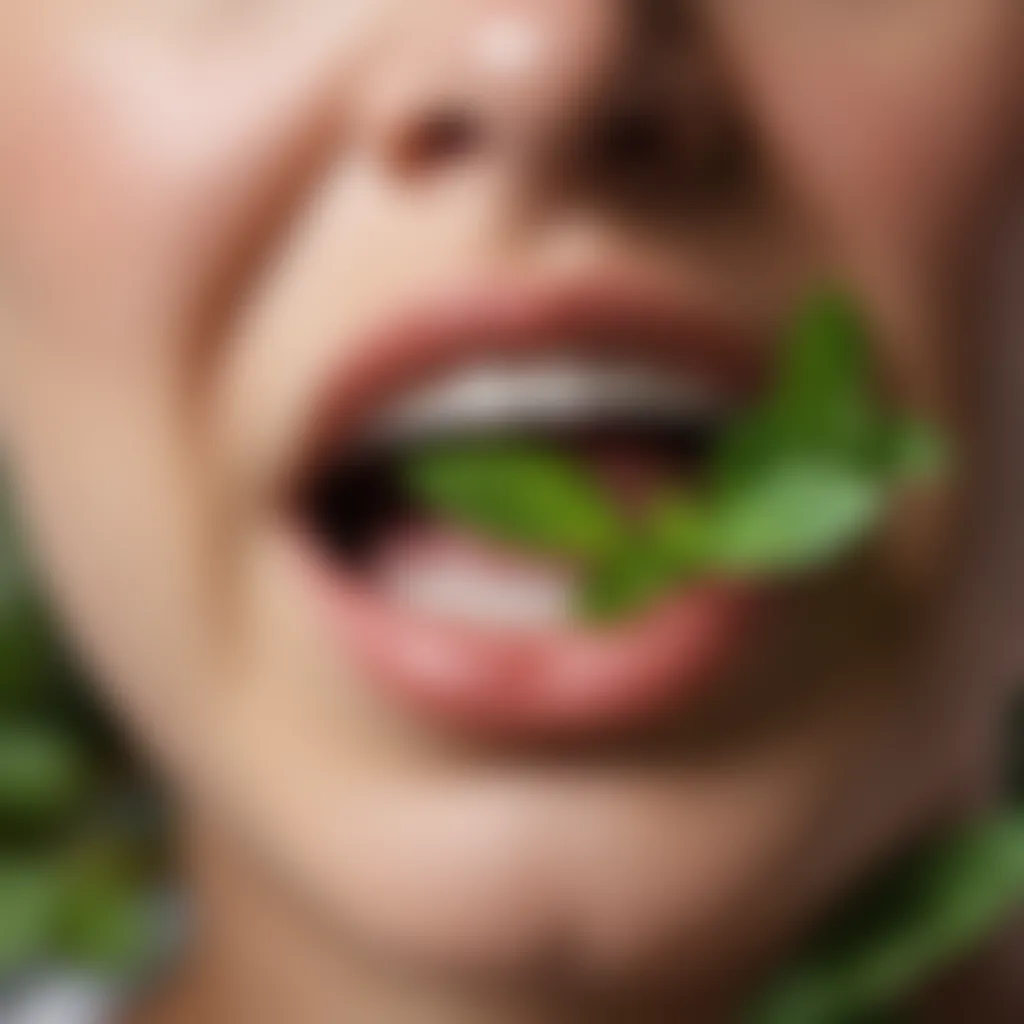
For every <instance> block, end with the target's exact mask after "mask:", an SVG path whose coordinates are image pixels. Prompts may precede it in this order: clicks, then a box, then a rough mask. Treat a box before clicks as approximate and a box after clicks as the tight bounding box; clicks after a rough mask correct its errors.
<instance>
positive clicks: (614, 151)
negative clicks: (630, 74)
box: [595, 106, 673, 176]
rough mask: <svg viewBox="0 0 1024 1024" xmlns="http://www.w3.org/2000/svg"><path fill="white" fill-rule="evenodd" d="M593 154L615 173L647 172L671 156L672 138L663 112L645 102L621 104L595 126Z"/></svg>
mask: <svg viewBox="0 0 1024 1024" xmlns="http://www.w3.org/2000/svg"><path fill="white" fill-rule="evenodd" d="M595 143H596V157H597V160H598V162H599V164H600V166H601V167H603V168H604V169H605V170H606V171H609V172H611V173H612V174H615V175H623V176H635V175H637V174H638V173H644V172H650V171H651V170H653V169H655V168H657V167H658V166H659V165H660V164H662V163H663V162H664V161H665V160H666V159H667V158H669V157H670V156H671V152H672V149H673V140H672V138H671V131H670V128H669V126H668V124H667V123H666V120H665V117H664V115H663V114H662V113H661V112H659V111H657V110H655V109H653V108H651V107H649V106H632V107H623V108H620V109H618V110H616V111H614V112H613V113H611V114H610V115H609V116H608V117H606V118H605V119H604V120H603V121H602V122H601V124H600V125H599V126H598V128H597V136H596V140H595Z"/></svg>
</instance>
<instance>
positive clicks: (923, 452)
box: [409, 289, 946, 620]
mask: <svg viewBox="0 0 1024 1024" xmlns="http://www.w3.org/2000/svg"><path fill="white" fill-rule="evenodd" d="M873 376H874V375H873V373H872V367H871V360H870V347H869V345H868V336H867V331H866V328H865V326H864V324H863V322H862V321H861V318H860V316H859V315H858V313H857V311H856V310H855V308H854V307H853V305H852V304H851V303H850V301H849V300H848V299H846V298H845V297H844V296H843V295H842V294H841V293H840V292H839V291H837V290H835V289H827V290H824V291H822V292H821V293H819V294H818V295H816V296H814V297H812V299H811V300H810V301H809V302H808V303H807V304H806V306H805V307H804V308H803V309H802V310H801V312H800V315H799V316H798V317H797V319H796V322H795V324H794V327H793V329H792V331H791V333H790V336H789V338H788V339H787V340H786V342H785V344H784V345H783V346H782V350H781V353H780V358H779V363H778V370H777V374H776V379H775V382H774V386H773V387H772V389H771V390H770V391H769V393H768V395H767V396H766V397H765V399H764V400H763V401H762V402H760V403H759V404H758V405H757V406H756V407H755V408H754V409H752V410H750V411H749V412H748V413H747V414H745V415H743V416H742V417H740V418H739V419H738V420H737V421H736V422H734V423H733V424H732V425H731V426H730V427H729V428H727V430H726V432H725V436H724V438H723V439H722V440H721V442H720V444H719V445H718V447H717V449H716V452H715V456H714V462H713V465H712V466H711V472H710V474H709V476H710V483H709V487H708V490H707V493H705V494H703V495H702V496H700V497H692V496H690V495H683V494H681V493H679V494H676V493H670V494H668V495H667V496H666V497H665V498H664V500H663V501H662V502H660V503H659V504H658V505H657V506H656V507H655V508H654V510H653V511H652V512H651V513H650V514H649V515H648V516H647V517H646V518H645V519H644V520H643V521H641V522H639V523H631V524H629V523H626V522H624V521H623V519H622V517H621V516H620V515H619V514H618V513H617V512H616V511H615V509H614V506H613V503H612V501H611V499H610V498H609V497H608V496H607V495H605V494H604V493H602V491H601V490H600V488H599V487H598V486H597V485H596V483H595V482H594V480H592V479H591V478H590V476H589V475H588V474H587V473H586V472H585V471H584V470H583V469H582V468H581V467H580V466H579V465H577V464H576V463H575V462H574V461H573V460H572V459H571V458H570V457H569V456H565V455H561V454H559V453H557V452H555V451H548V450H546V449H544V448H542V447H539V446H536V445H515V444H509V443H508V442H505V443H494V444H486V443H479V444H476V445H463V446H457V447H450V448H447V449H441V450H437V451H434V452H430V453H427V454H426V455H424V456H423V457H422V458H421V459H420V460H419V461H417V462H416V463H415V464H414V465H413V466H412V467H411V470H410V474H409V483H410V486H411V488H412V490H413V492H414V493H415V494H416V495H418V496H419V498H420V499H421V500H423V501H425V502H426V503H427V505H428V506H431V507H433V508H436V509H439V510H440V511H441V512H443V513H444V514H446V515H449V516H451V517H452V518H454V519H456V520H458V521H461V522H464V523H466V524H468V525H470V526H472V527H474V528H476V529H479V530H481V531H483V532H485V533H487V534H489V535H490V536H493V537H496V538H498V539H500V540H503V541H509V542H511V543H514V544H519V545H522V546H523V547H526V548H529V549H532V550H539V551H542V552H548V553H554V554H559V555H564V556H567V557H569V558H572V559H575V560H578V561H580V562H581V563H582V564H583V566H584V569H585V580H584V584H583V586H582V588H581V593H580V609H581V612H582V613H583V614H584V615H585V616H586V617H588V618H591V619H597V620H608V619H612V618H618V617H622V616H625V615H627V614H629V613H631V612H632V611H634V610H635V609H637V608H639V607H641V606H642V605H644V604H647V603H649V602H651V601H653V600H655V599H656V598H657V597H658V596H659V595H660V594H662V593H663V592H664V591H666V590H667V589H669V588H671V587H673V586H676V585H679V584H680V583H683V582H685V581H687V580H692V579H693V578H695V577H706V576H709V575H714V574H719V575H726V576H729V575H739V576H749V575H760V574H765V573H770V572H799V571H805V570H808V569H811V568H813V567H815V566H817V565H820V564H823V563H825V562H827V561H830V560H832V559H834V558H837V557H839V556H841V555H842V554H844V552H846V551H847V550H849V549H850V548H852V547H853V546H854V545H855V544H856V543H857V542H858V541H859V540H860V539H861V538H862V537H863V536H864V535H866V533H867V532H868V531H869V530H871V529H872V528H873V527H874V526H875V525H876V524H877V523H878V522H879V520H880V519H881V517H882V515H883V514H884V512H885V507H886V503H887V500H888V499H889V497H890V496H891V494H892V492H893V490H894V489H895V488H897V487H899V486H901V485H903V484H904V483H906V482H908V481H920V480H931V479H934V477H935V476H936V475H937V474H938V473H939V472H941V471H942V469H943V468H944V466H945V463H946V453H945V451H944V447H943V444H942V441H941V438H940V436H939V435H938V433H937V432H936V431H934V430H932V429H931V428H930V427H928V426H927V425H925V424H922V423H918V422H915V421H910V420H906V419H903V418H899V417H894V416H893V415H891V414H890V413H889V412H888V410H886V409H885V408H884V407H883V405H882V403H881V401H880V400H879V398H878V397H877V395H876V388H875V387H874V383H875V382H874V379H873Z"/></svg>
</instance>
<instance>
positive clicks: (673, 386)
mask: <svg viewBox="0 0 1024 1024" xmlns="http://www.w3.org/2000/svg"><path fill="white" fill-rule="evenodd" d="M357 352H358V353H359V354H358V355H356V356H352V357H350V358H349V361H348V362H347V364H346V365H345V366H344V367H342V368H341V369H340V371H339V373H338V374H337V376H336V378H335V379H333V380H332V381H331V382H330V383H329V387H328V390H327V393H326V394H325V395H324V397H323V400H322V402H321V403H320V404H319V406H318V409H317V411H318V413H319V415H318V416H316V417H315V424H316V429H315V430H314V431H312V433H311V441H310V444H309V446H308V457H307V458H306V459H305V460H303V468H302V471H301V473H300V474H299V476H298V483H297V487H296V488H295V500H294V501H293V502H291V504H290V508H291V509H292V510H293V516H292V522H293V524H294V526H295V527H296V528H297V529H295V530H294V531H293V533H294V534H295V535H297V536H298V537H299V539H300V542H301V543H300V550H301V552H302V556H303V561H304V564H305V565H306V567H307V568H308V569H309V570H310V577H311V579H312V580H313V582H314V585H315V588H316V590H317V592H318V594H319V597H320V605H321V607H322V608H323V609H324V610H325V611H326V619H327V623H328V629H329V632H330V633H332V634H333V635H334V637H335V638H336V642H340V645H341V649H342V652H343V656H344V657H346V658H348V659H349V661H354V662H356V663H357V664H358V667H359V668H360V669H362V674H363V675H364V676H365V677H366V678H368V679H369V680H371V681H372V682H373V683H374V684H379V685H380V687H381V688H382V689H383V690H384V691H385V692H386V694H388V695H389V696H390V697H393V698H395V699H396V700H397V701H398V702H399V703H401V704H404V705H408V706H411V707H412V708H414V709H415V710H417V711H419V712H423V713H426V714H427V715H428V717H430V718H432V719H435V720H438V721H440V722H441V723H442V724H445V725H449V726H454V727H456V728H458V729H460V730H468V731H471V732H475V733H481V732H483V733H488V734H497V735H504V736H525V737H531V738H536V737H547V736H552V735H555V736H557V735H564V734H588V735H589V734H592V733H595V732H605V731H609V730H619V729H623V728H628V727H631V726H635V725H638V724H641V723H643V722H649V721H652V720H660V719H663V718H664V716H665V715H667V714H671V713H673V712H676V711H681V710H683V709H685V707H686V706H688V705H689V704H690V703H692V702H693V701H696V700H697V699H698V698H699V697H700V696H701V695H702V694H704V693H705V692H706V691H707V690H708V689H709V687H710V686H711V685H712V684H713V682H714V680H716V679H719V678H722V677H723V676H724V675H725V673H726V670H727V668H728V667H729V665H730V663H731V662H732V660H733V659H734V657H735V655H736V653H737V651H738V650H739V649H740V648H742V646H743V640H744V637H743V634H744V633H745V632H747V631H748V629H749V627H750V623H751V621H752V615H751V612H752V610H753V607H754V605H755V604H757V603H758V601H757V598H758V595H757V593H756V592H755V589H756V588H755V587H754V585H753V584H746V583H743V584H741V583H737V582H728V583H725V582H721V583H716V582H713V581H712V582H703V583H701V584H699V585H693V586H691V587H687V588H680V589H678V590H676V591H672V592H669V593H668V594H667V595H665V596H664V597H663V598H662V599H661V600H659V601H658V602H657V603H656V604H654V605H653V606H651V607H649V608H647V609H645V610H643V611H640V612H638V613H636V614H634V615H632V616H630V617H627V618H626V619H625V620H624V621H619V622H615V623H610V624H607V623H606V624H593V623H586V622H582V621H580V619H579V618H578V616H577V614H576V603H575V595H576V594H577V593H578V590H579V587H580V581H581V572H582V566H581V565H580V564H579V563H578V562H575V561H574V560H573V558H572V557H569V556H566V555H564V554H555V553H551V554H544V553H537V552H536V551H534V552H526V551H524V550H522V549H519V548H517V547H516V546H514V545H512V544H507V543H503V542H501V541H499V540H495V539H494V538H493V537H485V536H483V535H482V534H481V533H480V532H479V531H477V530H476V529H474V528H473V527H472V526H470V525H468V524H466V523H465V522H461V521H458V520H457V519H456V518H455V517H452V516H450V515H447V514H445V513H444V512H443V511H441V510H438V509H437V508H434V507H428V506H427V504H426V503H425V502H424V501H423V500H422V497H421V496H420V495H418V494H417V493H415V491H414V489H413V488H411V487H410V482H409V481H410V469H411V467H413V466H415V464H416V463H417V460H419V459H421V458H422V457H424V456H425V455H429V454H430V453H431V452H434V451H437V450H438V449H443V448H444V447H445V446H451V445H460V446H466V445H473V446H476V445H484V446H486V445H494V444H498V445H523V444H528V445H539V446H543V448H544V450H547V451H554V452H557V453H560V454H561V455H563V456H565V457H567V458H569V459H570V460H572V462H573V464H575V465H577V466H579V467H580V469H581V470H582V471H583V472H585V473H586V474H587V475H588V476H589V477H590V478H591V479H592V480H593V481H594V482H595V483H596V484H597V485H598V486H599V487H600V488H601V490H602V491H603V492H604V493H605V495H606V496H607V498H608V500H609V501H610V502H611V503H612V505H613V506H614V507H616V508H617V510H618V512H619V513H620V514H621V516H622V517H623V519H624V520H626V521H628V519H629V518H630V517H633V516H637V515H641V514H642V513H643V511H644V510H645V509H646V508H647V507H648V506H649V505H650V503H651V502H652V501H654V500H656V498H657V497H658V496H659V495H660V494H663V493H664V491H665V489H666V488H667V487H669V486H671V487H673V488H675V489H676V490H677V491H678V490H679V489H680V488H682V489H684V490H687V491H692V492H694V493H699V492H700V489H701V487H702V486H703V485H704V483H705V480H706V476H707V471H708V467H709V465H710V463H711V456H712V454H713V452H714V451H715V446H716V444H717V443H718V441H719V439H720V437H721V436H722V434H723V432H724V430H725V428H726V427H727V426H728V424H729V423H730V422H731V419H732V417H733V416H735V415H736V414H737V413H738V412H739V411H740V410H741V409H743V408H745V407H746V405H747V404H748V403H749V402H750V401H751V400H752V399H753V397H754V396H755V395H756V393H757V390H758V385H759V383H760V381H761V380H762V379H763V378H764V367H763V366H762V365H760V359H761V357H760V356H759V355H758V350H757V348H755V347H754V346H752V345H750V343H749V341H748V340H746V339H741V338H740V337H739V336H738V335H735V334H732V333H730V332H727V331H726V330H724V329H723V328H722V327H721V326H720V325H719V324H717V323H715V322H713V321H712V319H711V318H708V317H705V316H699V315H696V314H695V313H694V312H693V310H692V309H686V308H682V307H681V306H680V305H679V304H677V303H676V302H674V301H672V300H666V299H665V298H663V297H659V296H653V295H651V293H650V292H637V291H635V290H628V289H623V288H622V287H621V286H615V285H609V283H608V282H601V283H599V284H591V285H589V286H586V287H582V288H573V289H566V288H561V289H557V290H548V291H545V292H539V291H532V292H529V293H525V292H524V293H519V294H515V295H512V294H510V293H509V292H508V291H507V290H506V291H504V292H502V293H500V294H493V293H492V294H488V295H479V294H477V295H474V296H473V297H471V298H470V299H469V300H465V299H462V300H456V301H454V302H448V303H443V304H438V305H435V306H434V307H432V308H430V309H423V310H419V311H418V312H416V313H415V314H414V315H412V316H410V317H407V318H404V319H403V320H402V321H401V322H400V323H396V324H395V325H394V326H393V327H392V328H391V329H390V330H386V331H383V332H380V333H379V334H378V335H376V336H375V337H374V338H369V339H367V341H366V344H365V345H361V346H359V348H358V350H357ZM480 450H481V451H486V450H487V449H486V448H481V449H480Z"/></svg>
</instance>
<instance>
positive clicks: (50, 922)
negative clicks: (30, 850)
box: [0, 858, 64, 979]
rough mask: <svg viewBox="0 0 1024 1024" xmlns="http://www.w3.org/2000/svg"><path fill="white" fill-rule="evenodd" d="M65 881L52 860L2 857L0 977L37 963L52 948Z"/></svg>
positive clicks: (8, 975)
mask: <svg viewBox="0 0 1024 1024" xmlns="http://www.w3.org/2000/svg"><path fill="white" fill-rule="evenodd" d="M63 883H64V878H63V876H62V874H61V872H60V870H59V868H58V867H57V866H55V865H54V864H52V863H49V862H45V861H44V862H40V861H36V860H32V861H30V860H20V859H19V860H15V859H10V858H5V859H4V860H3V861H0V979H2V978H9V977H10V976H11V975H12V974H14V973H16V972H18V971H22V970H25V969H27V968H29V967H33V966H35V965H36V964H37V963H38V962H39V961H40V960H42V959H44V958H45V956H46V955H47V954H48V953H49V952H50V942H51V940H52V935H53V930H54V927H55V924H56V921H57V917H58V914H59V910H60V904H61V900H62V898H63V893H64V889H63Z"/></svg>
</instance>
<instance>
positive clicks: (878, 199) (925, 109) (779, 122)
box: [726, 0, 1021, 263]
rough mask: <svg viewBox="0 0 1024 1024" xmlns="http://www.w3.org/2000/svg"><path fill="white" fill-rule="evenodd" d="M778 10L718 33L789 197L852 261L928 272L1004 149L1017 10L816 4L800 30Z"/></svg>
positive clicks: (956, 241) (994, 5) (1015, 72)
mask: <svg viewBox="0 0 1024 1024" xmlns="http://www.w3.org/2000/svg"><path fill="white" fill-rule="evenodd" d="M732 6H733V5H731V4H729V3H727V4H726V8H727V9H730V8H731V7H732ZM785 6H786V4H785V3H784V2H783V0H774V2H769V3H766V4H765V5H763V7H764V9H765V10H764V11H763V13H762V15H761V17H760V18H758V17H757V16H753V15H752V16H750V18H749V19H748V20H744V19H743V18H742V17H741V16H740V15H739V14H738V13H737V14H736V15H735V16H734V21H735V22H736V24H735V25H730V26H728V28H729V30H730V33H731V38H732V40H733V41H734V43H735V47H736V56H737V63H738V66H739V67H740V69H741V74H742V75H744V76H745V77H746V78H747V80H748V85H749V91H750V95H751V96H752V97H753V103H754V105H755V106H756V107H757V114H758V116H759V119H760V121H761V123H762V124H763V125H764V127H765V131H766V136H767V140H768V144H769V146H770V147H771V148H772V149H773V151H774V155H775V156H776V158H777V159H778V161H779V162H780V163H781V164H782V166H783V168H784V170H785V171H786V172H787V173H788V175H789V176H790V177H791V178H792V180H793V182H794V184H795V186H796V188H797V190H798V192H799V193H800V195H801V196H803V197H806V198H808V199H809V200H810V202H811V204H812V206H813V207H814V210H813V212H814V214H815V215H816V216H817V217H819V218H821V219H822V220H823V221H824V222H825V223H826V224H828V225H829V226H830V228H831V229H832V231H833V233H834V234H835V236H836V237H838V238H839V239H840V240H842V242H843V243H844V244H845V245H847V246H849V247H850V248H851V249H852V250H854V251H855V252H857V251H859V252H860V253H861V254H862V256H867V257H871V258H875V259H881V260H882V261H891V260H893V259H902V260H904V261H924V262H927V263H931V262H933V261H934V259H935V258H936V257H937V256H941V255H942V254H944V253H948V252H952V251H954V250H955V249H957V248H958V247H959V246H960V245H961V243H962V240H963V231H964V230H965V226H966V225H967V224H968V223H969V222H970V221H971V219H972V218H973V216H974V215H976V214H977V212H978V210H977V206H978V202H979V200H980V198H981V197H984V196H985V195H986V192H987V190H988V186H989V183H990V181H991V179H992V175H993V173H994V172H995V171H996V170H997V169H998V167H999V164H1000V161H1001V159H1002V158H1003V157H1004V156H1005V155H1006V153H1007V151H1008V141H1009V140H1008V136H1009V131H1008V124H1009V118H1008V116H1007V115H1008V114H1009V106H1010V103H1011V102H1012V99H1013V97H1014V96H1015V95H1017V89H1016V87H1017V85H1018V84H1019V56H1020V52H1021V51H1020V44H1021V35H1020V18H1019V12H1017V11H1015V10H1013V8H1014V7H1016V6H1017V5H1016V4H1013V3H1007V2H1006V0H935V3H933V4H931V5H928V4H921V3H908V4H906V6H905V8H904V9H900V8H889V9H885V10H880V11H873V10H871V9H870V8H872V7H873V5H867V8H868V9H865V10H863V11H860V12H857V11H854V12H850V11H846V13H845V14H839V13H835V12H833V14H832V15H828V14H827V13H825V10H826V8H827V0H823V3H822V4H821V5H820V8H821V13H819V14H817V15H815V14H810V13H808V14H806V16H805V18H804V21H806V22H807V24H803V23H802V22H801V19H800V16H799V14H798V13H797V14H795V15H792V16H791V17H790V18H788V19H784V17H783V13H782V8H783V7H785ZM789 6H790V7H791V8H795V7H796V6H797V5H796V4H795V3H792V4H789ZM812 6H813V5H812ZM846 6H849V5H846ZM854 6H855V7H856V6H859V5H854ZM773 8H774V10H775V14H776V17H775V18H774V19H773V18H771V16H770V14H769V13H768V12H769V11H770V10H771V9H773ZM882 8H886V5H885V4H883V5H882ZM926 8H927V9H926ZM807 9H808V10H810V7H808V8H807ZM741 22H742V23H741ZM755 22H756V24H755Z"/></svg>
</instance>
